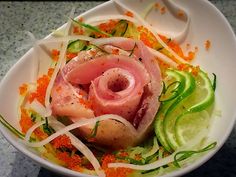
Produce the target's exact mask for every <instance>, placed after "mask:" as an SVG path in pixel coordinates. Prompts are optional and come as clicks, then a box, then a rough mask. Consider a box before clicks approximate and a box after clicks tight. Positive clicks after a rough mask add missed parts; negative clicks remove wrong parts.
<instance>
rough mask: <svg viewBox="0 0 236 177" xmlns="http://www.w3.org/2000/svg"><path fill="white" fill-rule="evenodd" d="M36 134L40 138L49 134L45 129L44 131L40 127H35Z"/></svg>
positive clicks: (44, 137)
mask: <svg viewBox="0 0 236 177" xmlns="http://www.w3.org/2000/svg"><path fill="white" fill-rule="evenodd" d="M34 134H35V136H36V137H37V138H38V139H39V140H43V139H46V138H47V137H48V135H47V134H46V133H45V132H44V131H42V130H41V129H40V128H37V129H35V130H34Z"/></svg>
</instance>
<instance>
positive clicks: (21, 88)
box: [19, 83, 28, 95]
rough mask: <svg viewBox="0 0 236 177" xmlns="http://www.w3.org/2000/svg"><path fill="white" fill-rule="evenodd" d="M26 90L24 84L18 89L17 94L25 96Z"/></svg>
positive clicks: (26, 87) (26, 86)
mask: <svg viewBox="0 0 236 177" xmlns="http://www.w3.org/2000/svg"><path fill="white" fill-rule="evenodd" d="M27 90H28V85H27V84H25V83H24V84H22V85H21V86H20V87H19V94H20V95H25V94H26V92H27Z"/></svg>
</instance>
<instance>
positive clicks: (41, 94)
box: [29, 68, 53, 105]
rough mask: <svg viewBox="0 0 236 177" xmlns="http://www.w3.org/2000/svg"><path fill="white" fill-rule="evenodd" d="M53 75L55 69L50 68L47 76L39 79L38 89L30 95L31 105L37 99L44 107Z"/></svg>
mask: <svg viewBox="0 0 236 177" xmlns="http://www.w3.org/2000/svg"><path fill="white" fill-rule="evenodd" d="M52 73H53V68H49V70H48V73H47V75H46V74H44V75H43V76H41V77H39V78H38V80H37V89H36V91H35V92H32V93H31V94H30V95H29V102H30V103H31V102H32V101H34V99H37V101H39V102H40V103H41V104H43V105H44V102H45V96H46V91H47V87H48V84H49V82H50V78H51V75H52Z"/></svg>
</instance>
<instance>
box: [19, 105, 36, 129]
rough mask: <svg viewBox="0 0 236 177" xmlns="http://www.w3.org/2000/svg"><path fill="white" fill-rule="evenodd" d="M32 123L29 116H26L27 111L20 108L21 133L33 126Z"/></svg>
mask: <svg viewBox="0 0 236 177" xmlns="http://www.w3.org/2000/svg"><path fill="white" fill-rule="evenodd" d="M33 124H34V123H33V121H32V119H31V117H30V115H29V114H28V112H27V110H26V109H24V108H21V118H20V126H21V130H22V132H23V133H26V132H27V131H28V130H29V129H30V127H32V126H33Z"/></svg>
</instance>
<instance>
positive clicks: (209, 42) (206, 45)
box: [205, 40, 211, 51]
mask: <svg viewBox="0 0 236 177" xmlns="http://www.w3.org/2000/svg"><path fill="white" fill-rule="evenodd" d="M210 47H211V41H210V40H206V41H205V49H206V50H207V51H208V50H209V49H210Z"/></svg>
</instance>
